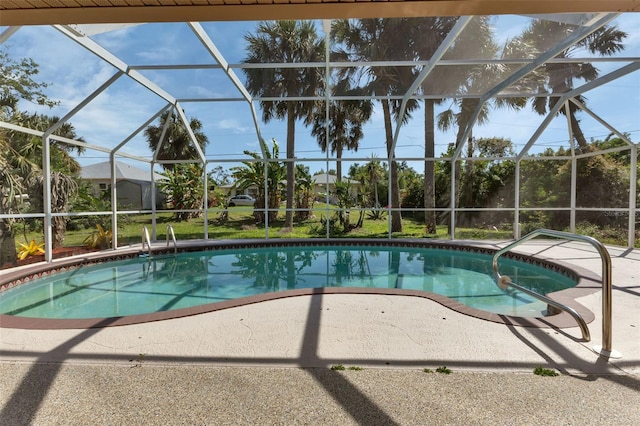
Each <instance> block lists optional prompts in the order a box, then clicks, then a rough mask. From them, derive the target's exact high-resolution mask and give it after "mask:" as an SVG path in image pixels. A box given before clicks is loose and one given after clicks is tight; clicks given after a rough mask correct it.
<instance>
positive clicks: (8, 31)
mask: <svg viewBox="0 0 640 426" xmlns="http://www.w3.org/2000/svg"><path fill="white" fill-rule="evenodd" d="M19 29H20V27H9V28H7V29H6V30H4V31H3V32H2V34H0V44H2V43H4V42H5V41H7V40H9V37H11V36H12V35H14V34H15V33H16V31H18V30H19Z"/></svg>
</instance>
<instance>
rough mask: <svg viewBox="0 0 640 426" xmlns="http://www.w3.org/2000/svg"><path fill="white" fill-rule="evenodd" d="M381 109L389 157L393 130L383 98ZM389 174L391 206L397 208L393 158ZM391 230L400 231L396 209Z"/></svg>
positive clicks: (398, 195) (386, 102)
mask: <svg viewBox="0 0 640 426" xmlns="http://www.w3.org/2000/svg"><path fill="white" fill-rule="evenodd" d="M381 103H382V111H383V113H384V129H385V135H386V139H387V157H388V158H391V157H392V154H393V152H391V148H392V144H393V131H392V129H391V110H390V108H389V101H387V100H383V101H381ZM389 176H390V178H391V179H390V180H391V187H390V188H389V191H390V192H391V208H392V209H397V208H399V207H400V186H399V184H398V165H397V163H396V162H395V160H392V161H390V164H389ZM391 232H402V214H401V213H400V211H398V210H392V211H391Z"/></svg>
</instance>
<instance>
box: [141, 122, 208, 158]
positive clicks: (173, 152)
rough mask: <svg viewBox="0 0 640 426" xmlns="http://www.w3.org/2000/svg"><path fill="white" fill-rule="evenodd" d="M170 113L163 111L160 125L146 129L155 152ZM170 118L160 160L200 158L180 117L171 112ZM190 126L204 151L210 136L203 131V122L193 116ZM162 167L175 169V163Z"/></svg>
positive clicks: (149, 143) (148, 139) (145, 132)
mask: <svg viewBox="0 0 640 426" xmlns="http://www.w3.org/2000/svg"><path fill="white" fill-rule="evenodd" d="M170 113H171V112H170V111H166V112H164V113H162V115H160V118H159V119H158V121H159V123H158V125H150V126H148V127H147V128H146V129H145V130H144V135H145V137H146V138H147V144H148V145H149V149H151V151H153V152H156V150H157V149H158V146H159V145H160V136H162V129H163V128H164V124H165V122H166V121H167V118H168V117H169V114H170ZM169 120H170V121H169V127H168V128H167V132H166V134H165V141H164V142H163V143H162V147H161V148H160V152H159V153H158V160H199V157H198V151H197V149H196V147H195V145H194V144H193V141H192V140H191V136H190V135H189V132H188V130H187V128H186V127H185V125H184V123H183V122H182V120H181V119H180V117H179V116H177V115H176V114H171V118H170V119H169ZM189 126H190V127H191V130H192V131H193V134H194V136H195V137H196V141H197V142H198V145H200V148H201V149H202V150H203V151H204V149H205V147H206V146H207V144H208V143H209V138H208V137H207V135H205V134H204V133H203V132H202V122H201V121H200V120H198V119H197V118H192V119H190V120H189ZM162 167H163V168H164V169H165V170H173V168H174V167H175V164H162Z"/></svg>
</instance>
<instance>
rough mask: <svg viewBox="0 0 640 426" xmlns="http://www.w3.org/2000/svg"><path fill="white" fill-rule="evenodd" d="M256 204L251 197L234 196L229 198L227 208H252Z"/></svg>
mask: <svg viewBox="0 0 640 426" xmlns="http://www.w3.org/2000/svg"><path fill="white" fill-rule="evenodd" d="M255 202H256V199H255V198H253V197H252V196H251V195H234V196H233V197H231V198H229V202H228V203H227V204H228V205H229V207H234V206H253V204H254V203H255Z"/></svg>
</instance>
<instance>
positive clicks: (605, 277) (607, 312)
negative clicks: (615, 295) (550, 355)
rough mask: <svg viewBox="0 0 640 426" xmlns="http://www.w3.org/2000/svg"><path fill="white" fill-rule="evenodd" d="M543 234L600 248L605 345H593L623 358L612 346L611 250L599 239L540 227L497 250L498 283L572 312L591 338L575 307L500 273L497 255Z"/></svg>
mask: <svg viewBox="0 0 640 426" xmlns="http://www.w3.org/2000/svg"><path fill="white" fill-rule="evenodd" d="M540 235H545V236H549V237H557V238H564V239H567V240H574V241H583V242H587V243H589V244H591V245H592V246H593V247H595V248H596V250H597V251H598V254H600V257H601V258H602V346H599V345H596V346H594V347H593V350H594V351H595V352H596V353H598V354H600V355H603V356H607V357H611V358H620V354H619V353H618V352H616V351H614V350H613V349H612V348H611V346H612V345H611V340H612V336H611V317H612V310H611V301H612V295H611V293H612V288H613V285H612V283H611V275H612V274H611V256H610V255H609V252H608V251H607V249H606V247H605V246H604V245H603V244H602V243H601V242H600V241H598V240H596V239H595V238H592V237H589V236H586V235H578V234H572V233H569V232H562V231H554V230H551V229H537V230H535V231H533V232H531V233H529V234H527V235H525V236H524V237H522V238H520V239H518V240H516V241H514V242H513V243H511V244H509V245H507V246H506V247H503V248H502V249H500V250H498V251H497V252H496V253H495V254H494V256H493V271H494V273H495V274H496V277H497V278H498V285H499V286H500V288H503V289H505V288H506V287H507V286H511V287H513V288H515V289H517V290H520V291H522V292H524V293H526V294H528V295H530V296H531V297H535V298H537V299H539V300H542V301H543V302H546V303H548V304H550V305H552V306H555V307H556V308H558V309H561V310H563V311H565V312H567V313H569V314H570V315H571V316H573V317H574V318H575V319H576V321H578V324H579V325H580V329H581V330H582V336H583V337H584V339H585V340H586V341H589V340H591V337H590V335H589V328H588V327H587V324H586V323H585V322H584V319H582V317H581V316H580V314H578V313H577V312H576V311H575V310H574V309H573V308H570V307H569V306H565V305H563V304H561V303H558V302H556V301H554V300H552V299H549V298H548V297H546V296H543V295H541V294H538V293H536V292H534V291H531V290H529V289H526V288H524V287H522V286H519V285H517V284H515V283H513V282H512V281H511V278H509V277H508V276H506V275H505V276H502V275H500V272H498V258H499V257H500V256H501V255H502V254H504V253H506V252H507V251H509V250H511V249H512V248H514V247H516V246H518V245H520V244H522V243H524V242H526V241H529V240H531V239H532V238H535V237H538V236H540Z"/></svg>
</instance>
